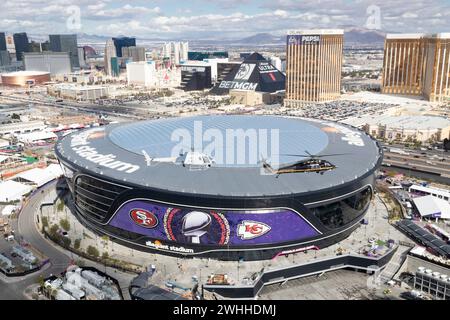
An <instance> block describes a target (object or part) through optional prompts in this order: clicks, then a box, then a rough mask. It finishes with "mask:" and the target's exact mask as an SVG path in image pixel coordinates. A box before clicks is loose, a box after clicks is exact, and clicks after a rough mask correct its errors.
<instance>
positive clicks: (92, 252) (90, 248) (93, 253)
mask: <svg viewBox="0 0 450 320" xmlns="http://www.w3.org/2000/svg"><path fill="white" fill-rule="evenodd" d="M86 252H87V254H88V255H90V256H91V257H94V258H98V256H99V255H100V253H99V252H98V250H97V248H96V247H93V246H88V247H87V250H86Z"/></svg>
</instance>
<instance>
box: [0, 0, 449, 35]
mask: <svg viewBox="0 0 450 320" xmlns="http://www.w3.org/2000/svg"><path fill="white" fill-rule="evenodd" d="M0 8H1V9H3V10H1V11H0V18H1V19H0V30H6V31H7V32H10V33H13V32H22V31H24V32H27V33H30V34H50V33H53V32H52V30H60V33H87V34H97V35H104V36H114V35H125V36H136V37H139V38H158V37H160V38H168V39H170V38H180V37H181V38H193V37H194V38H195V37H197V38H205V39H207V38H218V39H232V38H233V39H235V38H239V37H246V36H249V35H252V34H256V33H266V32H270V33H272V34H274V35H284V34H285V33H286V30H288V29H293V28H295V29H298V28H301V29H307V28H317V27H320V28H330V27H342V26H350V25H352V26H356V27H364V28H368V29H372V30H381V31H383V32H441V31H442V30H446V29H449V27H450V19H449V17H450V2H449V1H447V0H440V1H439V0H432V1H427V2H426V1H422V0H418V1H413V2H411V1H408V2H406V1H396V3H395V4H394V3H390V4H386V3H384V2H382V1H366V0H360V1H352V0H340V1H337V2H336V1H329V0H321V1H320V2H319V3H317V2H315V1H301V2H300V1H293V0H277V1H261V2H259V1H253V0H244V1H234V0H232V1H224V0H213V1H206V0H194V1H191V2H187V3H184V2H179V1H175V0H169V1H161V0H154V1H140V0H137V1H116V0H110V1H105V0H96V1H87V0H78V1H75V0H56V1H53V2H52V4H51V5H49V4H48V3H47V2H46V1H42V0H25V1H15V0H12V1H8V2H7V3H2V4H0ZM262 19H263V20H264V22H265V23H260V21H261V20H262Z"/></svg>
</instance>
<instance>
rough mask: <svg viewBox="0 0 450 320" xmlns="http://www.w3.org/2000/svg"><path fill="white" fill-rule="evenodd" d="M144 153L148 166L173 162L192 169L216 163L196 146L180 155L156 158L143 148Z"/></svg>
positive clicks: (204, 167) (202, 168)
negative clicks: (196, 148)
mask: <svg viewBox="0 0 450 320" xmlns="http://www.w3.org/2000/svg"><path fill="white" fill-rule="evenodd" d="M142 154H143V155H144V159H145V162H146V163H147V166H152V165H155V164H158V163H173V164H181V165H182V166H183V167H187V168H188V169H189V170H191V171H192V170H204V169H207V168H210V167H211V166H212V165H213V164H214V163H215V161H214V159H213V158H211V157H210V156H208V155H206V154H204V153H201V152H198V151H195V150H194V148H191V150H190V151H188V152H181V153H180V155H179V156H178V157H164V158H155V157H151V156H149V155H148V153H147V152H146V151H145V150H142Z"/></svg>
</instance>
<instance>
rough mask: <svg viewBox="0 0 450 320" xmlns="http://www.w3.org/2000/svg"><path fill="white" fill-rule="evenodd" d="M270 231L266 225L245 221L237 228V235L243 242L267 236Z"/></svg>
mask: <svg viewBox="0 0 450 320" xmlns="http://www.w3.org/2000/svg"><path fill="white" fill-rule="evenodd" d="M270 229H271V228H270V227H269V226H268V225H267V224H265V223H262V222H257V221H250V220H243V221H242V222H241V223H240V224H239V225H238V227H237V235H238V236H239V237H240V238H241V240H250V239H254V238H257V237H260V236H262V235H264V234H266V233H267V232H269V231H270Z"/></svg>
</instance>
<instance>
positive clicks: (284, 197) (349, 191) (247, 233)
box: [56, 116, 383, 260]
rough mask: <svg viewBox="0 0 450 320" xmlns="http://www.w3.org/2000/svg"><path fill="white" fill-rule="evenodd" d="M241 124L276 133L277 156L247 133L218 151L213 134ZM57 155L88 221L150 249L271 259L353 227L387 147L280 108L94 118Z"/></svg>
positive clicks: (319, 244) (247, 129)
mask: <svg viewBox="0 0 450 320" xmlns="http://www.w3.org/2000/svg"><path fill="white" fill-rule="evenodd" d="M240 129H242V131H241V133H242V132H244V133H245V135H246V137H247V138H248V137H252V136H253V137H258V138H261V135H262V134H265V135H266V136H269V137H270V138H269V140H270V141H271V142H270V149H271V150H275V147H276V148H277V150H278V151H277V153H274V152H272V153H271V154H270V153H269V152H268V151H267V150H266V151H267V152H266V154H268V155H269V156H267V158H265V157H263V156H262V154H263V153H262V152H261V150H262V149H261V145H258V148H257V149H258V151H257V152H256V154H257V155H258V156H257V157H256V159H255V157H253V158H252V156H251V152H250V151H248V150H247V149H250V148H247V149H245V150H246V151H244V154H245V161H242V159H241V160H239V159H238V158H239V156H240V155H239V152H241V151H242V150H241V149H239V143H234V144H232V146H230V145H229V144H228V142H229V141H228V140H226V141H225V142H223V141H222V142H223V143H219V144H216V146H218V147H217V148H216V149H215V153H210V152H208V150H211V149H208V147H210V146H211V144H212V142H211V141H213V139H211V133H213V135H214V134H215V135H216V136H215V137H216V138H217V137H218V136H219V137H220V136H221V134H223V137H228V134H229V133H230V132H238V131H239V130H240ZM177 130H178V131H177ZM252 130H253V131H252ZM200 131H201V132H202V133H203V136H202V137H203V140H204V143H203V145H202V146H198V145H196V142H195V141H196V140H195V138H194V140H195V141H194V142H193V141H192V140H188V142H186V141H184V143H181V142H180V141H181V140H182V139H181V137H182V136H183V137H185V136H186V134H188V133H189V134H192V135H193V136H194V137H195V135H196V134H198V132H200ZM255 132H256V134H254V135H253V133H255ZM205 137H206V138H205ZM275 138H277V139H278V140H277V141H276V143H275V142H274V141H275V140H274V139H275ZM216 140H217V139H216ZM205 141H207V142H205ZM214 141H215V140H214ZM246 141H249V140H246ZM180 146H181V147H180ZM205 146H206V147H205ZM245 146H247V145H245ZM176 147H179V149H180V148H181V149H180V150H181V151H180V150H177V151H176V152H175V156H174V151H173V150H174V148H176ZM241 147H242V145H241ZM219 149H221V150H219ZM263 149H264V148H263ZM218 150H219V152H218ZM230 150H231V153H232V156H230V158H227V156H228V153H230ZM200 151H201V152H200ZM220 151H223V152H224V154H223V155H224V156H225V158H227V160H228V161H223V159H222V158H223V157H222V158H221V153H220ZM225 151H226V152H225ZM238 151H239V152H238ZM56 154H57V157H58V159H59V161H60V164H61V166H62V167H63V170H64V173H65V177H66V180H67V183H68V185H69V188H70V190H71V193H72V196H73V201H74V205H75V208H76V213H75V214H76V217H77V218H78V220H79V221H80V222H81V223H82V224H84V225H85V226H86V227H87V228H89V229H91V230H93V231H94V232H96V233H98V234H100V235H108V236H109V237H110V238H111V239H113V240H114V241H116V242H119V243H121V244H124V245H126V246H129V247H133V248H135V249H138V250H142V251H148V252H156V253H163V254H168V255H175V256H181V257H209V258H215V259H220V260H262V259H271V258H273V257H275V256H277V255H284V254H288V253H291V252H298V251H302V250H308V249H320V248H323V247H326V246H329V245H332V244H334V243H336V242H339V241H340V240H342V239H344V238H346V237H348V236H349V235H350V233H352V232H353V231H354V230H355V229H356V228H357V227H358V226H359V225H360V224H361V220H362V218H363V217H364V215H365V213H366V211H367V209H368V207H369V205H370V202H371V201H370V200H371V199H372V196H373V185H374V173H375V171H376V169H377V168H378V167H379V166H380V164H381V162H382V158H383V154H382V149H381V148H380V147H379V145H378V144H377V142H376V141H375V140H374V139H372V138H371V137H370V136H369V135H367V134H366V133H365V132H363V131H360V130H357V129H355V128H352V127H348V126H346V125H343V124H338V123H334V122H327V121H322V120H312V119H303V118H289V117H278V116H198V117H186V118H175V119H161V120H152V121H143V122H135V123H123V124H114V125H108V126H103V127H96V128H90V129H86V130H83V131H79V132H76V133H72V134H70V135H68V136H66V137H64V138H62V139H61V140H60V141H59V142H58V143H57V145H56ZM266 154H264V155H266ZM177 155H178V156H177ZM259 155H261V156H259ZM270 155H271V156H270ZM275 157H278V158H279V159H278V162H275V161H274V160H273V159H274V158H275ZM194 158H195V159H197V158H198V159H200V160H201V163H198V162H193V160H192V159H194ZM236 159H238V160H237V161H236ZM233 160H234V161H233Z"/></svg>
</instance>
